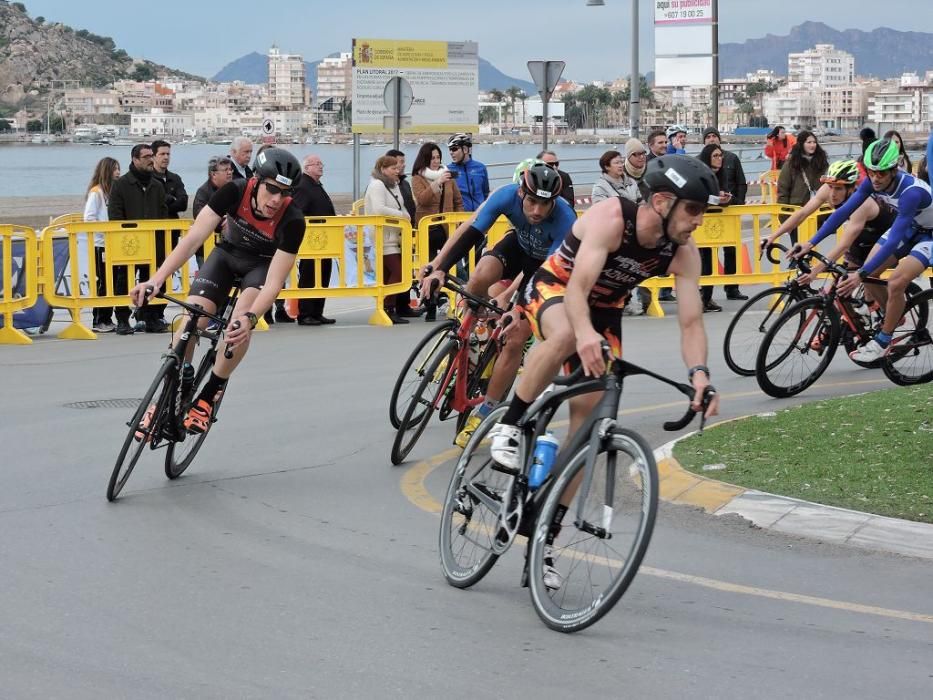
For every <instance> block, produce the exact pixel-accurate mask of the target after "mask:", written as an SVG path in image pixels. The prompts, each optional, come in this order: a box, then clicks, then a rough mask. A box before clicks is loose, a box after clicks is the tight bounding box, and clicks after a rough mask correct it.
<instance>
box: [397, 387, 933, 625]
mask: <svg viewBox="0 0 933 700" xmlns="http://www.w3.org/2000/svg"><path fill="white" fill-rule="evenodd" d="M881 381H885V380H861V381H856V382H839V383H837V384H824V385H823V386H842V385H845V386H852V385H855V384H873V383H878V382H881ZM759 393H760V392H748V393H747V394H746V393H742V394H730V395H727V396H726V397H725V398H729V397H731V398H736V397H739V396H745V395H750V396H756V395H758V394H759ZM682 405H683V402H682V401H679V402H676V403H666V404H655V405H652V406H643V407H641V408H637V409H634V408H633V409H626V410H625V411H620V415H625V414H632V413H637V412H646V411H656V410H660V409H663V408H670V407H672V406H682ZM566 423H567V421H560V422H559V423H555V424H554V425H555V426H556V425H559V424H563V425H565V424H566ZM460 453H461V450H460V448H458V447H452V448H450V449H448V450H445V451H444V452H441V453H440V454H437V455H434V456H433V457H431V458H430V459H426V460H423V461H421V462H418V463H417V464H415V465H414V466H413V467H411V468H410V469H408V470H407V471H406V472H405V473H404V474H403V475H402V479H401V483H400V487H401V491H402V494H403V495H404V496H405V498H407V499H408V500H409V501H410V502H411V503H412V504H414V505H415V506H417V507H418V508H420V509H421V510H423V511H426V512H428V513H433V514H440V512H441V510H442V509H443V504H442V503H440V502H438V501H437V500H436V499H435V498H434V497H433V496H432V495H431V494H430V492H429V491H428V489H427V488H426V487H425V485H424V481H425V479H427V477H428V476H429V475H430V474H431V472H433V471H434V470H435V469H436V468H437V467H438V466H440V465H441V464H444V463H445V462H447V461H449V460H452V459H454V458H456V457H458V456H459V455H460ZM666 462H667V460H662V461H661V464H665V463H666ZM662 469H663V468H662V467H661V465H659V472H660V471H662ZM666 469H667V471H668V477H667V478H670V473H671V471H670V467H669V466H668V467H666ZM664 478H665V477H663V476H662V479H664ZM696 479H697V481H703V482H705V487H711V486H713V485H715V484H716V482H712V481H710V480H708V479H701V478H699V477H697V478H696ZM661 483H662V493H663V491H664V488H665V487H664V486H663V481H662V482H661ZM717 486H719V487H721V489H722V490H721V491H720V492H719V493H720V497H721V498H726V493H727V492H728V489H737V490H738V491H739V492H742V491H744V489H738V487H734V486H730V485H729V484H718V485H717ZM668 488H671V489H672V491H673V490H675V489H674V487H673V485H672V486H670V487H668ZM690 492H693V497H695V496H696V494H697V492H698V489H697V488H696V486H694V487H689V486H688V487H687V488H686V489H685V490H684V491H681V492H680V493H679V494H678V495H677V496H675V497H673V498H672V500H674V501H675V502H677V501H678V500H679V499H680V498H681V497H683V496H684V495H685V494H686V493H690ZM735 495H737V494H735V493H733V494H732V495H731V496H728V499H727V500H726V502H728V500H731V499H732V498H733V497H734V496H735ZM711 498H712V497H711ZM689 502H690V503H695V504H696V505H701V504H699V503H696V501H695V500H693V499H691V500H689ZM713 505H714V501H711V503H710V506H711V508H712V510H716V508H717V507H720V506H717V507H712V506H713ZM704 507H705V506H704ZM707 510H710V509H709V508H708V509H707ZM638 572H639V573H640V574H646V575H648V576H655V577H657V578H663V579H667V580H669V581H678V582H680V583H687V584H691V585H694V586H701V587H703V588H710V589H713V590H717V591H723V592H726V593H738V594H740V595H749V596H757V597H759V598H768V599H771V600H780V601H784V602H788V603H799V604H802V605H812V606H816V607H821V608H828V609H831V610H842V611H845V612H854V613H860V614H863V615H876V616H879V617H887V618H891V619H896V620H906V621H909V622H922V623H926V624H931V625H933V615H927V614H924V613H915V612H910V611H906V610H896V609H892V608H882V607H878V606H874V605H862V604H860V603H849V602H846V601H842V600H833V599H832V598H820V597H818V596H810V595H803V594H800V593H788V592H787V591H776V590H772V589H769V588H759V587H757V586H745V585H742V584H738V583H729V582H728V581H719V580H717V579H712V578H706V577H705V576H694V575H692V574H685V573H681V572H679V571H670V570H668V569H659V568H656V567H653V566H641V567H640V568H639V570H638Z"/></svg>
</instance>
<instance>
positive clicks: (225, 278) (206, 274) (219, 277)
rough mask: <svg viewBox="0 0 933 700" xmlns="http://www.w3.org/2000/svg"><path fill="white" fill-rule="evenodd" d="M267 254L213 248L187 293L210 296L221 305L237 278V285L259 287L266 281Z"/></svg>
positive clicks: (218, 305)
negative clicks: (264, 255)
mask: <svg viewBox="0 0 933 700" xmlns="http://www.w3.org/2000/svg"><path fill="white" fill-rule="evenodd" d="M271 260H272V259H271V258H260V257H256V256H252V255H250V256H245V255H237V254H235V253H232V252H230V251H229V250H226V249H224V248H214V250H212V251H211V254H210V255H208V256H207V260H205V261H204V265H203V266H202V267H201V269H199V270H198V276H197V277H195V278H194V280H192V282H191V289H190V291H189V292H188V294H189V295H190V296H196V297H204V298H205V299H210V300H211V301H212V302H214V303H215V304H216V305H217V308H218V309H220V308H222V307H223V306H224V305H225V304H226V301H227V297H228V296H230V290H231V289H232V288H233V285H234V284H235V283H236V282H237V280H240V289H248V288H249V287H255V288H256V289H262V285H264V284H265V283H266V274H267V273H268V272H269V263H270V262H271Z"/></svg>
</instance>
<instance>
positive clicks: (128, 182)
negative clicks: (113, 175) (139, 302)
mask: <svg viewBox="0 0 933 700" xmlns="http://www.w3.org/2000/svg"><path fill="white" fill-rule="evenodd" d="M130 158H131V163H130V168H129V172H128V173H126V174H125V175H123V176H122V177H121V178H120V179H119V180H117V181H116V182H115V183H113V189H112V190H111V191H110V200H109V201H108V202H107V216H108V218H109V219H110V220H111V221H135V220H140V219H164V218H166V217H167V216H168V209H166V206H165V189H164V188H163V187H162V183H160V182H159V181H158V180H156V179H155V178H153V177H152V171H153V164H152V147H151V146H149V144H147V143H139V144H136V145H135V146H133V150H132V151H130ZM156 235H161V234H156ZM138 269H139V275H140V279H144V280H145V279H149V266H148V265H140V266H139V268H138ZM128 277H129V274H128V270H127V267H126V266H124V265H120V266H117V267H115V268H114V270H113V287H114V294H128V293H129V287H128V285H127V282H128ZM153 311H155V313H154V314H153ZM142 312H145V313H144V315H143V316H142V318H141V319H140V320H142V321H143V322H144V323H145V326H144V328H145V331H146V332H147V333H163V332H165V331H166V330H167V328H166V324H165V323H164V322H162V321H160V320H159V317H160V316H161V313H160V311H159V309H157V308H154V307H145V308H144V309H142ZM114 314H115V316H116V317H117V330H116V333H117V335H131V334H132V333H133V330H134V329H133V327H132V326H131V325H130V323H129V319H130V308H129V307H128V306H118V307H116V309H115V310H114Z"/></svg>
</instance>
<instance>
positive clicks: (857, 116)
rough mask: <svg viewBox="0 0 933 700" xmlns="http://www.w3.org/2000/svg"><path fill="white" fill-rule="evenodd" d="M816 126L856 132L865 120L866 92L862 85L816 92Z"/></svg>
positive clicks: (841, 86) (866, 113)
mask: <svg viewBox="0 0 933 700" xmlns="http://www.w3.org/2000/svg"><path fill="white" fill-rule="evenodd" d="M816 95H817V97H818V100H819V102H818V103H817V114H816V118H817V121H816V123H817V126H820V127H822V128H824V129H834V130H850V131H855V130H858V129H859V128H860V127H861V126H862V125H863V124H864V123H865V122H866V120H867V116H868V92H867V90H866V88H865V86H864V85H859V84H854V85H840V86H837V87H829V88H823V89H821V90H818V91H816Z"/></svg>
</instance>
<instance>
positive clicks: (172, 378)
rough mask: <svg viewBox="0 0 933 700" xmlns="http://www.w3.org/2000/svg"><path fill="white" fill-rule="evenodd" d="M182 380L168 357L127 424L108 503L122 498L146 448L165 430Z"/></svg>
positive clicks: (108, 492) (111, 482) (174, 364)
mask: <svg viewBox="0 0 933 700" xmlns="http://www.w3.org/2000/svg"><path fill="white" fill-rule="evenodd" d="M177 377H178V363H177V361H176V360H175V358H174V357H168V358H166V359H165V361H164V362H163V363H162V366H161V367H160V368H159V371H158V372H157V373H156V376H155V379H153V380H152V384H151V385H150V386H149V389H148V390H147V391H146V394H145V396H143V398H142V400H141V401H140V402H139V406H138V407H137V408H136V412H135V413H134V414H133V417H132V418H131V419H130V421H129V422H128V423H127V425H128V426H129V431H128V432H127V434H126V439H125V440H124V441H123V447H122V448H121V449H120V454H119V455H118V456H117V463H116V464H115V465H114V467H113V472H111V474H110V482H109V483H108V484H107V500H108V501H114V500H115V499H116V498H117V496H119V495H120V491H122V490H123V487H124V486H125V485H126V482H127V479H129V478H130V474H132V473H133V468H134V467H135V466H136V462H138V461H139V456H140V455H141V454H142V452H143V450H144V449H145V447H146V445H150V444H151V443H152V441H153V439H158V435H159V432H160V431H161V424H162V416H163V415H164V414H165V412H166V410H167V409H168V408H169V403H170V401H171V400H172V398H173V397H174V396H175V393H176V392H175V388H176V387H175V382H176V380H177ZM149 406H153V411H152V412H151V414H150V416H149V424H148V425H147V426H143V425H142V422H143V416H145V415H146V413H147V411H148V409H149Z"/></svg>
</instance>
